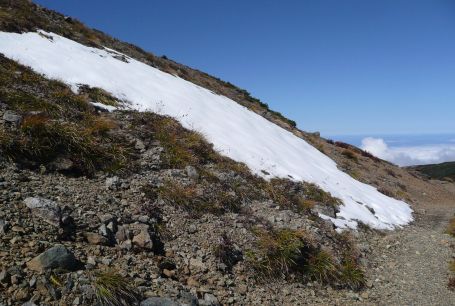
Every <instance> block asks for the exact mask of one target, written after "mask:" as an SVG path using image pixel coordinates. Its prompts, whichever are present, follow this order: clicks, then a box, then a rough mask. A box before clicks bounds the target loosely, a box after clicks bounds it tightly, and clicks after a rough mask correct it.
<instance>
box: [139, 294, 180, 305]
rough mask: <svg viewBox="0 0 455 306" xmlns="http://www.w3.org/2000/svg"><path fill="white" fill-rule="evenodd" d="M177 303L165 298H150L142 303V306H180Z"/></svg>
mask: <svg viewBox="0 0 455 306" xmlns="http://www.w3.org/2000/svg"><path fill="white" fill-rule="evenodd" d="M179 305H180V304H178V303H177V302H175V301H173V300H171V299H169V298H164V297H157V296H155V297H150V298H148V299H146V300H144V301H142V302H141V304H140V306H179Z"/></svg>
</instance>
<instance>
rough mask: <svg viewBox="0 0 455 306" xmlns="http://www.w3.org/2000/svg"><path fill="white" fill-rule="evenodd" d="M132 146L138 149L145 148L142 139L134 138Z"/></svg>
mask: <svg viewBox="0 0 455 306" xmlns="http://www.w3.org/2000/svg"><path fill="white" fill-rule="evenodd" d="M134 148H135V149H136V150H139V151H143V150H145V144H144V142H143V141H142V140H140V139H136V144H135V145H134Z"/></svg>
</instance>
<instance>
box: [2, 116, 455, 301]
mask: <svg viewBox="0 0 455 306" xmlns="http://www.w3.org/2000/svg"><path fill="white" fill-rule="evenodd" d="M8 115H11V113H8ZM10 119H11V118H10ZM13 119H14V118H13ZM135 146H136V147H137V150H138V151H139V152H141V153H140V156H141V157H140V160H139V162H138V163H139V164H143V165H147V166H144V167H143V169H142V170H141V171H140V173H129V174H127V175H123V176H122V175H121V176H114V175H108V174H103V173H98V174H96V175H95V176H94V177H92V178H86V177H72V176H68V175H65V174H61V173H56V172H52V171H49V170H48V169H46V168H45V167H41V168H40V169H39V170H27V169H21V168H18V167H17V166H15V165H14V164H12V163H9V162H7V163H4V164H3V166H2V169H1V175H0V188H1V191H0V201H1V203H2V210H1V212H0V239H1V240H0V241H1V244H0V257H1V267H2V271H1V273H0V292H1V300H0V301H1V302H3V303H4V304H5V305H21V304H23V303H26V302H27V301H30V303H35V304H37V305H38V304H40V305H51V304H58V303H60V304H61V305H69V304H72V305H90V304H92V303H94V300H95V297H94V288H93V285H92V281H91V279H90V278H91V277H92V274H91V273H92V272H91V271H93V273H95V272H96V271H99V270H104V269H107V268H111V269H114V270H115V271H118V272H119V273H120V274H122V275H123V276H124V277H126V278H127V279H129V280H130V281H131V283H132V284H134V287H135V288H137V289H138V290H139V291H140V292H141V294H142V299H145V301H144V302H143V305H177V304H187V305H197V304H199V305H218V304H236V305H258V304H265V305H327V304H331V305H347V304H349V305H353V304H359V305H409V304H413V305H430V304H434V305H436V304H437V305H452V304H453V301H455V300H454V297H455V295H454V293H453V292H451V291H449V290H448V289H447V286H446V284H447V279H448V266H447V265H448V262H449V260H450V259H451V256H453V243H454V241H453V239H452V238H450V237H449V236H448V235H447V234H444V230H445V226H446V224H447V222H448V220H449V218H450V217H451V216H452V215H453V212H454V207H455V203H454V199H455V197H453V195H454V193H453V191H454V189H455V188H453V186H452V185H451V183H442V182H433V181H430V182H422V183H421V184H422V185H421V188H422V189H420V191H419V192H412V189H411V191H410V195H409V196H410V197H412V198H413V199H414V208H415V210H416V214H415V216H416V221H415V222H414V223H413V224H412V225H410V226H407V227H405V228H403V229H400V230H397V231H393V232H376V231H371V230H369V229H367V228H362V229H360V230H359V231H358V232H356V233H353V234H354V236H355V240H356V243H357V244H358V245H359V250H360V252H361V261H362V263H363V265H364V267H365V271H366V275H367V280H366V286H365V287H364V288H363V289H362V290H360V291H353V290H348V289H339V288H336V287H333V288H332V287H331V286H327V285H323V284H320V283H319V282H311V281H310V282H308V283H302V282H298V281H292V280H289V279H287V280H286V281H285V280H279V279H273V280H272V281H271V280H267V281H263V280H258V279H257V278H256V277H255V276H254V274H252V273H251V271H250V268H249V267H248V265H247V263H245V262H244V261H240V262H238V263H236V264H235V265H234V266H233V268H232V272H230V271H228V270H229V267H227V266H226V265H225V264H223V263H221V262H220V261H219V260H218V258H217V257H216V256H215V255H214V253H215V250H214V246H215V245H217V244H219V242H220V239H223V236H224V235H226V236H227V237H230V239H232V240H233V242H234V245H235V248H238V249H239V250H247V249H248V248H249V247H250V246H251V245H252V244H253V243H254V239H255V237H254V235H253V233H252V232H251V230H250V226H249V224H250V223H251V220H256V219H257V220H265V221H264V222H266V223H268V224H272V226H273V227H276V228H283V227H285V228H287V227H290V228H306V229H308V230H311V231H318V230H320V229H317V228H314V225H313V223H312V221H311V220H310V219H308V217H307V216H302V215H299V214H297V213H295V212H293V211H292V210H287V209H283V208H282V207H281V208H280V207H279V206H278V205H276V204H275V203H273V201H265V202H264V201H262V202H261V201H251V202H250V203H249V210H248V211H249V213H248V214H244V213H240V214H239V213H233V212H226V213H223V214H211V213H209V214H206V213H204V214H202V215H198V216H197V217H195V216H194V215H192V213H190V212H188V211H185V210H182V209H179V208H178V207H175V205H169V203H166V202H165V201H163V200H161V202H160V201H158V202H156V201H151V198H150V195H149V194H148V192H147V190H148V189H147V188H149V187H150V186H154V185H160V184H163V182H166V181H167V180H169V179H174V180H177V181H179V182H181V183H182V184H184V183H188V182H191V181H193V180H198V179H199V176H200V175H201V173H200V170H196V169H195V168H194V167H186V168H184V169H161V167H160V163H161V159H160V155H161V153H162V152H163V150H164V149H163V148H162V147H160V146H158V145H157V144H153V143H152V144H143V143H141V142H140V141H137V140H136V142H135ZM62 163H63V165H61V167H63V166H64V164H65V163H64V162H62ZM209 168H210V167H209ZM395 171H401V170H395ZM229 173H230V172H225V173H224V172H223V173H215V174H214V175H215V176H217V177H221V178H222V179H225V180H230V179H232V177H230V175H233V174H232V173H231V174H229ZM402 175H404V174H402ZM406 177H408V176H405V178H406ZM409 179H410V180H414V179H415V180H417V178H415V177H413V176H412V175H409ZM403 184H406V180H403ZM422 186H423V187H422ZM157 204H158V205H159V207H156V206H153V205H157ZM150 205H152V206H150ZM150 207H152V208H150ZM259 223H260V222H259ZM321 226H322V225H321V224H318V225H317V227H318V228H320V227H321ZM327 226H328V227H331V226H330V225H329V224H327ZM328 233H330V231H328ZM40 254H41V255H40ZM55 268H57V269H55ZM60 270H62V271H60ZM63 270H73V271H74V272H69V273H68V272H66V271H65V272H63ZM51 271H52V272H51ZM147 298H149V299H148V300H146V299H147ZM147 303H148V304H147ZM153 303H158V304H153ZM160 303H161V304H160ZM165 303H168V304H165Z"/></svg>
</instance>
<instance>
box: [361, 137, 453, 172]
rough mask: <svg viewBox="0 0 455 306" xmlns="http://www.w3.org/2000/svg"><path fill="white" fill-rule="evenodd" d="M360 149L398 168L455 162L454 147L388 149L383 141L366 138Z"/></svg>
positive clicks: (435, 146) (429, 146) (431, 146)
mask: <svg viewBox="0 0 455 306" xmlns="http://www.w3.org/2000/svg"><path fill="white" fill-rule="evenodd" d="M361 147H362V149H363V150H365V151H368V152H370V153H371V154H373V155H375V156H377V157H379V158H382V159H385V160H387V161H389V162H392V163H394V164H397V165H399V166H412V165H424V164H438V163H443V162H446V161H455V145H454V144H441V145H428V146H410V147H389V146H388V145H387V144H386V142H385V141H384V139H382V138H373V137H367V138H364V139H363V140H362V146H361Z"/></svg>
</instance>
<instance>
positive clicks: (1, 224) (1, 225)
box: [0, 220, 10, 235]
mask: <svg viewBox="0 0 455 306" xmlns="http://www.w3.org/2000/svg"><path fill="white" fill-rule="evenodd" d="M9 227H10V226H9V223H8V222H7V221H5V220H0V235H4V234H6V232H7V231H8V229H9Z"/></svg>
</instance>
